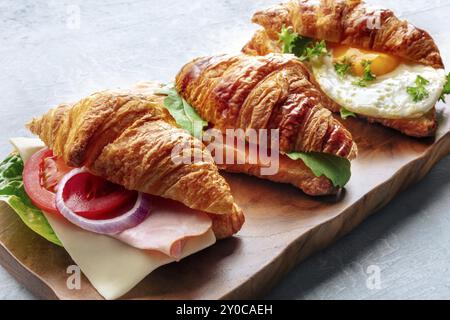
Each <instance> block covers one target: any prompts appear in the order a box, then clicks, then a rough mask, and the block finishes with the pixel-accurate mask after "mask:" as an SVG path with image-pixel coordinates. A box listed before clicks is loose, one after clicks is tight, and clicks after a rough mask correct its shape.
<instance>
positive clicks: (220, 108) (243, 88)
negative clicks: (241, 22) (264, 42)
mask: <svg viewBox="0 0 450 320" xmlns="http://www.w3.org/2000/svg"><path fill="white" fill-rule="evenodd" d="M311 81H312V76H311V73H310V72H309V70H308V69H307V68H306V67H305V65H304V64H303V63H302V62H300V61H298V59H295V57H292V56H289V55H281V54H272V55H267V56H264V57H255V56H249V55H243V54H241V55H234V56H233V55H220V56H213V57H202V58H198V59H195V60H193V61H192V62H190V63H188V64H186V65H185V66H184V67H183V68H182V69H181V71H180V72H179V73H178V75H177V77H176V89H177V91H178V93H179V94H180V95H181V96H182V97H183V98H184V99H185V100H186V101H187V102H188V103H189V104H191V105H192V106H193V107H194V108H195V110H196V111H197V112H198V113H199V114H200V116H201V117H202V118H203V119H205V120H206V121H208V122H209V123H210V124H211V126H213V127H214V128H216V129H219V130H220V131H222V132H226V130H227V129H244V130H245V129H256V130H258V129H278V130H279V150H280V152H281V158H280V171H279V172H278V173H277V174H275V175H268V176H261V175H260V174H258V170H257V169H258V167H257V166H252V165H250V164H249V163H247V162H246V163H245V164H244V165H237V164H220V165H219V167H220V168H222V169H225V170H227V171H232V172H243V173H247V174H250V175H256V176H259V177H262V178H265V179H269V180H273V181H276V182H286V183H291V184H294V185H295V186H297V187H298V188H300V189H302V190H303V191H304V192H305V193H307V194H310V195H324V194H331V193H335V192H336V191H337V188H335V187H334V186H333V185H332V184H331V182H330V181H329V180H328V179H327V178H325V177H324V176H319V177H316V176H315V175H314V174H313V172H312V171H311V170H310V169H309V168H308V167H307V166H305V165H304V164H303V163H302V162H301V161H294V160H291V159H289V158H288V157H286V155H285V154H287V153H291V152H295V151H301V152H317V153H325V154H331V155H335V156H338V157H342V158H347V159H353V158H354V157H355V156H356V152H357V148H356V144H355V143H354V142H353V139H352V136H351V134H350V133H349V132H348V131H347V130H346V129H345V128H344V127H343V126H342V125H341V124H340V123H339V122H338V121H337V120H336V119H334V118H333V117H332V115H331V112H330V111H329V110H327V109H326V108H323V106H325V105H327V104H329V103H330V99H329V98H327V97H326V96H325V95H323V94H322V93H321V92H320V91H319V90H318V89H317V87H316V86H315V85H314V84H313V83H312V82H311Z"/></svg>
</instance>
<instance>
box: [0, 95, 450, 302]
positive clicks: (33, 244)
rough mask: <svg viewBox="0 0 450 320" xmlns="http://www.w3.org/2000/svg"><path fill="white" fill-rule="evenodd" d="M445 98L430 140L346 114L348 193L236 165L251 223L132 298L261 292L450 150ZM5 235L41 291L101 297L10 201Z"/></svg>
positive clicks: (0, 215)
mask: <svg viewBox="0 0 450 320" xmlns="http://www.w3.org/2000/svg"><path fill="white" fill-rule="evenodd" d="M444 108H445V106H444V105H443V104H441V105H439V106H438V111H439V112H438V118H439V129H438V132H437V135H436V138H433V139H425V140H424V139H422V140H420V139H413V138H409V137H406V136H403V135H401V134H399V133H397V132H395V131H393V130H390V129H386V128H383V127H381V126H378V125H369V124H367V123H366V122H364V121H362V120H357V119H349V120H346V121H345V125H346V126H347V127H348V128H349V130H350V131H351V132H352V133H353V136H354V138H355V140H356V142H357V144H358V148H359V156H358V158H357V160H355V161H353V163H352V173H353V174H352V178H351V180H350V182H349V184H348V185H347V187H346V188H345V190H343V192H342V193H341V194H340V195H339V196H333V197H322V198H312V197H308V196H306V195H304V194H302V193H301V192H300V191H299V190H298V189H296V188H294V187H291V186H288V185H282V184H276V183H271V182H268V181H264V180H260V179H257V178H253V177H248V176H245V175H239V174H233V175H232V174H226V175H225V177H226V179H227V181H228V182H229V183H230V185H231V189H232V191H233V194H234V196H235V198H236V201H237V203H238V204H239V205H240V206H241V207H242V209H243V210H244V212H245V215H246V223H245V225H244V227H243V229H242V230H241V232H240V233H239V234H238V235H237V236H235V237H234V238H231V239H227V240H223V241H220V242H219V243H217V244H216V245H214V246H212V247H210V248H208V249H206V250H204V251H202V252H200V253H198V254H195V255H193V256H190V257H189V258H187V259H185V260H183V261H181V262H179V263H172V264H170V265H167V266H164V267H161V268H160V269H158V270H156V271H155V272H154V273H152V274H151V275H150V276H148V277H147V278H145V279H144V280H143V281H142V282H141V283H140V284H139V285H138V286H137V287H135V288H134V289H133V290H132V291H131V292H129V293H128V294H127V295H126V296H125V297H124V298H131V299H220V298H225V299H231V298H234V299H240V298H256V297H260V296H261V295H262V294H264V293H265V292H267V291H268V290H269V289H270V288H271V287H272V286H273V285H274V284H276V283H277V281H278V280H279V279H280V277H282V276H283V275H284V274H285V273H286V272H288V271H289V270H290V269H291V268H292V267H293V266H294V265H295V264H296V263H298V262H299V261H300V260H302V259H305V258H306V257H307V256H309V255H310V254H312V253H313V252H315V251H317V250H320V249H322V248H324V247H325V246H327V245H329V244H330V243H332V242H333V241H335V240H337V239H338V238H339V237H341V236H343V235H345V234H346V233H348V232H349V231H350V230H352V229H353V228H354V227H356V226H357V225H358V224H359V223H361V222H362V221H363V220H364V219H365V218H366V217H367V216H368V215H370V214H371V213H373V212H375V211H376V210H378V209H380V208H381V207H383V206H384V205H386V204H387V203H388V202H389V201H390V200H391V199H392V198H393V197H394V196H395V195H396V194H398V193H399V192H400V191H402V190H403V189H405V188H407V187H408V186H410V185H411V184H412V183H414V182H417V181H418V180H420V179H421V178H422V177H423V176H424V175H425V174H426V173H427V172H428V171H429V170H430V169H431V168H432V167H433V166H434V165H435V164H436V163H437V162H438V161H439V160H440V159H441V158H443V157H444V156H445V155H447V154H449V153H450V122H449V112H448V111H447V110H445V111H444ZM447 109H448V106H447ZM0 244H1V246H0V262H1V264H2V265H3V266H4V267H5V268H6V269H7V270H8V271H9V272H10V273H11V274H12V275H13V276H14V277H15V278H16V279H17V280H18V281H19V282H21V283H22V284H23V285H24V286H25V287H26V288H28V289H29V290H30V291H31V292H33V293H34V294H35V295H37V296H39V297H42V298H60V299H100V298H101V296H100V295H99V294H98V293H97V292H96V291H95V289H94V288H93V287H92V286H91V285H90V283H89V282H88V281H87V280H86V279H85V278H83V280H82V285H81V289H80V290H69V289H67V286H66V280H67V277H68V274H67V273H66V270H67V267H68V266H69V265H72V264H74V263H73V262H72V260H71V258H70V257H69V255H68V254H67V253H66V252H65V251H64V249H62V248H60V247H57V246H55V245H52V244H51V243H49V242H47V241H45V240H44V239H42V238H40V237H39V236H38V235H36V234H34V233H33V232H32V231H30V230H29V229H28V228H27V227H26V226H25V225H24V224H23V223H22V222H21V221H20V220H19V218H18V217H17V216H16V215H15V214H14V212H12V210H10V209H9V207H7V205H5V204H3V203H2V204H1V205H0ZM112 267H113V266H112ZM299 285H301V284H299Z"/></svg>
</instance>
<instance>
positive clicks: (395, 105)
mask: <svg viewBox="0 0 450 320" xmlns="http://www.w3.org/2000/svg"><path fill="white" fill-rule="evenodd" d="M312 69H313V73H314V76H315V78H316V81H317V82H318V84H319V85H320V87H321V88H322V90H323V91H324V92H325V94H327V95H328V96H329V97H330V98H331V99H333V100H334V101H335V102H337V103H338V104H339V105H341V106H343V107H345V108H346V109H347V110H350V111H352V112H354V113H356V114H361V115H365V116H370V117H376V118H386V119H402V118H417V117H420V116H422V115H424V114H425V113H427V112H428V111H429V110H430V109H432V108H433V107H434V105H435V104H436V102H437V101H438V100H439V97H440V96H441V93H442V91H443V88H444V85H445V83H446V75H445V71H444V69H434V68H432V67H429V66H424V65H420V64H404V63H402V64H400V65H399V66H398V67H397V68H396V69H395V70H394V71H392V72H390V73H388V74H385V75H383V76H379V77H377V79H376V80H375V81H373V82H370V83H368V85H367V87H360V86H358V85H355V84H353V82H354V81H358V80H360V79H361V78H360V77H355V76H352V75H346V76H345V77H344V78H343V79H341V77H339V75H338V74H337V73H336V70H335V68H334V64H333V58H332V57H331V56H325V57H323V58H322V59H320V61H314V62H313V63H312ZM419 75H420V76H422V77H423V78H425V79H426V80H428V81H429V84H427V85H426V90H427V91H428V93H429V95H428V97H426V98H425V99H423V100H421V101H418V102H414V100H413V98H412V97H411V96H410V95H409V94H408V92H407V87H415V86H416V84H415V81H416V79H417V76H419Z"/></svg>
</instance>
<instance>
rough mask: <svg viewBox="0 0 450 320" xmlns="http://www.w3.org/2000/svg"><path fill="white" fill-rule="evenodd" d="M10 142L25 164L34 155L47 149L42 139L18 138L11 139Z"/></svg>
mask: <svg viewBox="0 0 450 320" xmlns="http://www.w3.org/2000/svg"><path fill="white" fill-rule="evenodd" d="M9 141H10V142H11V144H12V145H13V146H14V148H16V150H17V151H18V152H19V154H20V157H21V158H22V160H23V162H24V163H25V162H27V161H28V159H29V158H30V157H31V156H32V155H33V154H34V153H36V152H37V151H39V150H40V149H42V148H43V147H45V144H44V143H43V142H42V141H41V140H40V139H35V138H22V137H18V138H11V139H9Z"/></svg>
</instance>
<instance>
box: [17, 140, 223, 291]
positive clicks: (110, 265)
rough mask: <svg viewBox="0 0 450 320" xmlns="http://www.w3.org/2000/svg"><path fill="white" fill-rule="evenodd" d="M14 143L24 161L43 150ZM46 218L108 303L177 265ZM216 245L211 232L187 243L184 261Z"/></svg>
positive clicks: (33, 143)
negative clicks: (153, 274)
mask: <svg viewBox="0 0 450 320" xmlns="http://www.w3.org/2000/svg"><path fill="white" fill-rule="evenodd" d="M31 140H34V141H31ZM13 141H14V142H13ZM11 142H12V143H13V145H14V147H15V148H16V149H17V151H18V152H19V153H20V155H21V156H22V155H23V157H25V159H28V158H29V156H30V155H32V154H33V153H34V152H36V151H38V150H39V149H40V148H38V147H37V146H39V142H40V140H39V139H29V138H14V139H11ZM41 143H42V142H41ZM41 148H42V144H41ZM44 214H45V216H46V217H47V219H48V222H49V223H50V225H51V226H52V228H53V230H54V231H55V233H56V235H57V236H58V238H59V240H60V241H61V243H62V244H63V246H64V248H65V249H66V251H67V252H68V253H69V255H70V256H71V257H72V259H73V261H75V263H76V264H77V265H78V266H79V267H80V269H81V270H82V271H83V273H84V275H85V276H86V277H87V278H88V279H89V281H90V282H91V284H92V285H93V286H94V287H95V289H97V291H98V292H99V293H100V294H101V295H102V296H103V297H104V298H105V299H117V298H119V297H121V296H123V295H124V294H125V293H127V292H128V291H130V290H131V289H132V288H133V287H134V286H135V285H136V284H138V283H139V282H140V281H141V280H142V279H144V278H145V277H146V276H147V275H148V274H150V273H151V272H152V271H153V270H155V269H157V268H158V267H160V266H162V265H165V264H168V263H171V262H174V261H175V259H174V258H171V257H169V256H166V255H164V254H162V253H160V252H156V251H146V250H139V249H136V248H133V247H131V246H129V245H127V244H125V243H123V242H121V241H119V240H116V239H113V238H111V237H108V236H103V235H99V234H96V233H92V232H89V231H85V230H83V229H80V228H79V227H77V226H75V225H73V224H71V223H70V222H68V221H66V220H64V219H61V218H59V217H55V216H54V215H52V214H49V213H45V212H44ZM215 242H216V238H215V236H214V233H213V231H212V230H211V229H210V230H209V231H208V232H207V233H205V234H203V235H201V236H199V237H193V238H190V239H189V240H187V242H186V244H185V246H184V248H183V253H182V255H181V257H182V258H185V257H187V256H189V255H191V254H194V253H195V252H198V251H201V250H203V249H205V248H207V247H209V246H211V245H213V244H214V243H215Z"/></svg>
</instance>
